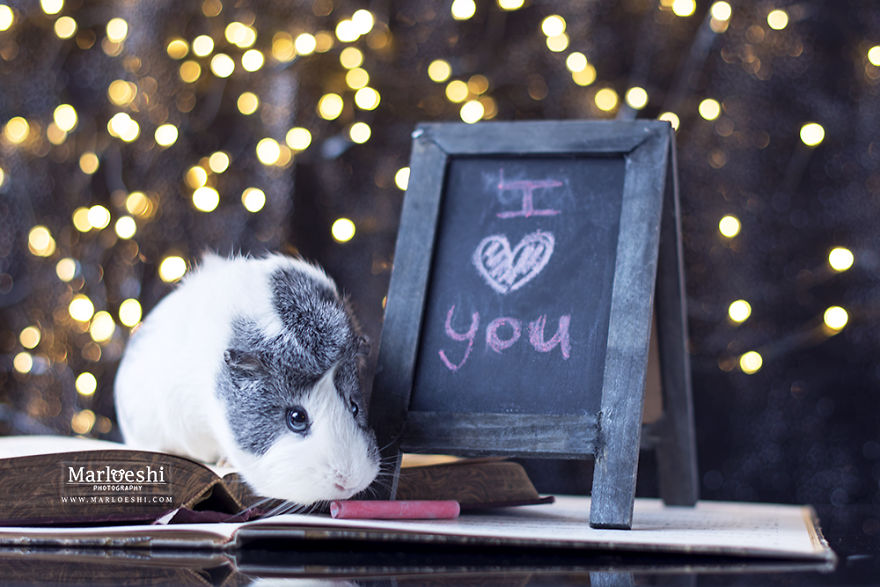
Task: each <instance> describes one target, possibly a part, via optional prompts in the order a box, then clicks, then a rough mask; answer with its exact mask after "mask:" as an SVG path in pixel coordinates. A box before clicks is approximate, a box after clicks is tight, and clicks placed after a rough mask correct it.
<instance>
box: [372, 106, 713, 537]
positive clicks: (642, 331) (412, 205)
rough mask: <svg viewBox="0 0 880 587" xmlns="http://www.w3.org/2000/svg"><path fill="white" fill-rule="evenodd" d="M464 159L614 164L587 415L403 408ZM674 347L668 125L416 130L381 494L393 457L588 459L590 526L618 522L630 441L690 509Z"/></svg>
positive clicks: (679, 368) (683, 383)
mask: <svg viewBox="0 0 880 587" xmlns="http://www.w3.org/2000/svg"><path fill="white" fill-rule="evenodd" d="M474 156H505V157H512V158H520V157H530V156H531V157H548V156H559V157H571V156H577V157H591V156H595V157H609V156H622V157H623V158H624V159H625V178H624V188H623V193H622V195H621V198H622V199H621V211H620V214H621V215H620V226H619V233H618V239H617V251H616V255H617V257H616V266H615V269H614V281H613V286H612V287H613V289H612V299H611V309H610V321H609V326H608V338H607V344H606V349H605V351H606V356H605V371H604V376H603V385H602V397H601V407H600V411H599V414H598V417H596V416H584V417H580V416H547V415H541V416H536V415H530V414H463V413H458V414H454V417H450V414H448V413H443V414H439V413H433V412H415V411H411V410H410V409H409V406H410V398H411V396H412V394H413V385H414V376H415V369H416V362H417V360H418V352H419V342H420V330H421V328H422V320H423V315H424V312H425V307H426V303H427V301H428V300H427V299H426V297H427V294H428V288H429V283H430V277H431V276H430V272H431V266H432V258H433V254H434V246H435V242H436V235H437V231H438V222H439V221H440V210H441V202H442V200H443V198H444V196H445V194H444V189H445V182H446V176H447V169H448V166H449V163H450V161H451V160H452V159H453V158H455V157H474ZM655 293H656V298H655ZM655 302H656V303H655ZM652 323H654V324H655V327H656V336H657V340H658V346H659V353H660V367H661V381H662V389H663V405H664V411H663V415H662V417H661V418H660V419H659V420H658V421H656V422H654V423H652V424H646V425H645V426H644V430H643V425H642V411H643V401H644V389H645V378H646V373H647V362H648V352H649V341H650V339H651V331H652ZM685 341H686V312H685V294H684V281H683V270H682V253H681V238H680V228H679V203H678V186H677V177H676V166H675V148H674V133H673V131H672V129H671V127H670V126H669V124H668V123H666V122H660V121H540V122H495V123H481V124H479V125H475V126H471V125H465V124H457V123H433V124H422V125H419V126H418V127H417V129H416V131H415V132H414V133H413V148H412V156H411V162H410V179H409V187H408V188H407V193H406V197H405V200H404V204H403V210H402V213H401V220H400V230H399V233H398V238H397V244H396V248H395V258H394V266H393V270H392V274H391V281H390V285H389V292H388V298H387V302H386V308H385V319H384V326H383V331H382V338H381V344H380V353H379V359H378V364H377V370H376V375H375V378H374V381H373V391H372V395H371V402H370V420H371V424H372V426H373V428H374V430H375V431H376V435H377V440H378V443H379V446H380V447H382V448H381V452H382V458H383V462H384V463H385V464H386V465H385V466H389V465H390V467H391V468H392V470H393V472H394V476H393V481H392V483H391V485H390V487H389V486H388V484H387V481H386V484H385V486H384V489H383V488H379V487H378V486H377V490H378V491H379V492H380V496H382V497H393V496H394V493H395V491H396V482H397V472H398V470H399V465H400V454H401V452H402V451H406V452H429V453H430V452H444V453H451V454H460V455H484V454H493V455H507V456H528V457H548V458H583V457H587V456H589V455H592V456H593V457H594V459H595V464H594V475H593V488H592V500H591V508H590V524H591V525H592V526H594V527H599V528H629V527H631V523H632V507H633V500H634V497H635V479H636V472H637V466H638V456H639V449H640V446H641V447H642V448H653V449H655V450H656V454H657V462H658V477H659V481H660V494H661V497H662V498H663V499H664V501H665V502H666V503H667V504H672V505H693V504H694V503H695V502H696V500H697V473H696V458H695V448H694V431H693V415H692V405H691V386H690V370H689V362H688V355H687V352H686V348H685ZM633 390H636V392H635V393H634V392H633Z"/></svg>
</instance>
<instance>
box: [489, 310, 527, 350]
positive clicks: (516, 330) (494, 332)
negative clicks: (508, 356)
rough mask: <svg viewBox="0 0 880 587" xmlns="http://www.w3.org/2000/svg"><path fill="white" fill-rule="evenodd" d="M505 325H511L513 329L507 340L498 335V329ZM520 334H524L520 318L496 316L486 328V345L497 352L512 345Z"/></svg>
mask: <svg viewBox="0 0 880 587" xmlns="http://www.w3.org/2000/svg"><path fill="white" fill-rule="evenodd" d="M505 325H507V326H509V327H510V328H511V330H512V331H513V332H512V333H511V336H510V338H508V339H506V340H505V339H503V338H500V337H499V336H498V329H499V328H501V327H502V326H505ZM520 334H522V327H521V326H520V322H519V320H517V319H515V318H495V319H494V320H492V321H491V322H490V323H489V326H488V328H486V346H487V347H489V348H490V349H492V350H493V351H495V352H496V353H500V352H501V351H503V350H504V349H507V348H510V347H512V346H513V343H515V342H516V341H518V340H519V337H520Z"/></svg>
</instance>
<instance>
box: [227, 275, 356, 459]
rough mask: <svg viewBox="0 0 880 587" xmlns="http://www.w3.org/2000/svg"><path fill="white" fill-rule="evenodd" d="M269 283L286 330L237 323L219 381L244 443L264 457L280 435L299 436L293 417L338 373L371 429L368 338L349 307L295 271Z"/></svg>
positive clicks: (339, 385) (341, 387)
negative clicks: (364, 366)
mask: <svg viewBox="0 0 880 587" xmlns="http://www.w3.org/2000/svg"><path fill="white" fill-rule="evenodd" d="M270 282H271V287H272V294H273V305H274V306H275V309H276V312H277V313H278V315H279V317H280V318H281V321H282V323H283V325H284V328H283V331H282V332H281V334H279V335H278V336H273V337H266V336H265V335H264V333H263V332H262V331H261V330H260V328H259V327H258V325H257V324H256V323H255V322H253V321H252V320H248V319H243V318H241V319H238V320H236V321H235V322H234V323H233V325H232V326H233V327H232V331H233V334H232V338H231V340H230V341H229V344H228V349H227V351H226V352H225V353H224V363H223V365H222V368H221V371H220V374H219V377H218V381H217V394H218V397H219V398H220V399H221V401H223V402H224V405H225V407H226V414H227V418H228V420H229V424H230V427H231V429H232V431H233V434H234V436H235V440H236V442H237V444H238V445H239V446H240V447H241V448H242V449H243V450H246V451H248V452H251V453H254V454H258V455H262V454H265V453H266V451H268V450H269V448H270V447H271V446H272V445H273V444H274V443H275V441H276V440H277V439H278V438H279V437H280V436H281V435H283V434H292V432H290V430H289V429H288V427H287V424H286V415H287V410H288V409H290V408H292V407H294V406H297V405H299V404H300V402H301V401H302V397H303V395H304V394H305V393H306V392H307V391H309V390H310V389H311V388H312V387H314V385H315V384H316V383H317V382H318V381H319V380H320V379H321V377H323V376H324V375H325V374H326V373H327V372H328V371H329V370H330V369H332V368H333V367H334V366H336V372H335V373H334V384H335V386H336V389H337V392H338V393H339V394H340V396H341V397H342V398H343V400H344V401H345V402H346V403H347V405H349V406H351V405H352V404H353V403H354V404H357V406H358V409H357V412H358V414H357V417H356V421H357V423H358V425H359V426H360V427H361V428H364V429H366V410H365V409H364V408H365V406H364V405H363V398H362V392H361V385H360V367H361V365H360V352H359V351H360V350H361V346H362V343H363V339H362V338H361V337H360V336H358V333H357V326H356V324H355V322H354V320H353V318H352V317H351V315H350V314H349V312H348V310H347V308H346V307H345V304H344V302H343V301H342V300H340V299H339V297H338V296H337V294H336V292H335V291H333V290H332V289H330V288H329V287H327V286H326V285H325V284H323V283H320V282H318V281H316V280H315V279H313V278H312V277H311V276H309V275H307V274H304V273H301V272H299V271H296V270H293V269H290V268H284V269H279V270H276V271H275V272H273V273H272V275H271V276H270Z"/></svg>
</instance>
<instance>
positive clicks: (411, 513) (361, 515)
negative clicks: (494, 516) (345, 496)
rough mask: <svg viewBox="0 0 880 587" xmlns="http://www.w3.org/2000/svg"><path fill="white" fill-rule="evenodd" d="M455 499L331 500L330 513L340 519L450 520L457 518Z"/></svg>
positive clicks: (458, 509)
mask: <svg viewBox="0 0 880 587" xmlns="http://www.w3.org/2000/svg"><path fill="white" fill-rule="evenodd" d="M460 511H461V507H460V506H459V503H458V502H457V501H444V500H412V501H407V500H398V501H349V500H346V501H331V502H330V515H331V516H332V517H334V518H341V519H361V520H363V519H373V520H450V519H452V518H457V517H458V514H459V512H460Z"/></svg>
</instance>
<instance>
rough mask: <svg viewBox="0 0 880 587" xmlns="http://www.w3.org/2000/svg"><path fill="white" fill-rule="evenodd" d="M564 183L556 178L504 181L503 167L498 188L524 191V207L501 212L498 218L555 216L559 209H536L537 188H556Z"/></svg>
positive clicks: (500, 189)
mask: <svg viewBox="0 0 880 587" xmlns="http://www.w3.org/2000/svg"><path fill="white" fill-rule="evenodd" d="M561 185H562V182H561V181H558V180H555V179H521V180H517V181H504V169H503V168H502V169H501V172H500V175H499V179H498V190H499V191H502V192H503V191H507V190H519V191H521V192H522V209H520V210H516V211H506V212H499V213H498V214H497V216H498V218H516V217H519V216H522V217H524V218H529V217H530V216H555V215H556V214H559V210H554V209H551V208H544V209H538V210H535V204H534V199H535V196H534V193H535V190H537V189H546V188H555V187H559V186H561Z"/></svg>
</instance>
